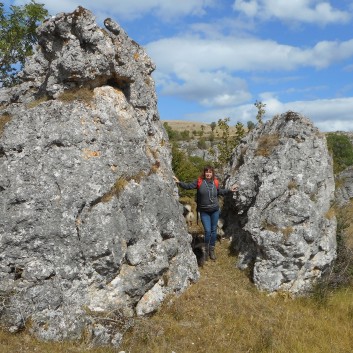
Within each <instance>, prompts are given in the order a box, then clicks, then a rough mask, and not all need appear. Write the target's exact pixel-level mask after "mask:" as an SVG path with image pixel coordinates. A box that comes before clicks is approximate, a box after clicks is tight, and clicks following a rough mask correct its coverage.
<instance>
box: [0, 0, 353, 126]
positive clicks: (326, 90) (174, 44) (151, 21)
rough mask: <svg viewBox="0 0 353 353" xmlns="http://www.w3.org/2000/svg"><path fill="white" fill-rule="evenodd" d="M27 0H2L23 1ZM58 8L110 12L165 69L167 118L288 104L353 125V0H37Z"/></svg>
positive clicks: (236, 117)
mask: <svg viewBox="0 0 353 353" xmlns="http://www.w3.org/2000/svg"><path fill="white" fill-rule="evenodd" d="M26 2H28V1H22V0H15V1H8V0H6V1H4V3H5V5H9V4H16V5H22V4H24V3H26ZM37 2H40V3H43V4H45V7H46V8H47V9H48V10H49V12H50V14H52V15H53V14H56V13H58V12H72V11H73V10H74V9H75V8H76V7H77V6H78V5H81V6H83V7H85V8H87V9H89V10H91V11H92V12H93V13H94V14H95V16H96V17H97V22H98V24H99V25H101V26H102V27H104V26H103V24H102V23H103V20H104V19H105V18H107V17H111V18H112V19H114V20H115V21H116V22H118V23H119V24H120V25H121V26H122V27H123V28H124V29H125V31H126V32H127V33H128V35H129V36H130V37H131V38H132V39H134V40H135V41H136V42H138V43H139V44H140V45H142V46H143V47H144V48H145V49H146V51H147V53H148V54H149V56H150V57H151V58H152V60H153V61H154V62H155V64H156V66H157V69H156V71H155V72H154V73H153V77H154V79H155V82H156V88H157V95H158V107H159V113H160V117H161V119H163V120H188V121H200V122H204V123H210V122H212V121H215V122H217V121H218V119H221V118H225V117H229V118H230V119H231V124H232V125H233V124H235V123H236V122H238V121H240V122H242V123H244V124H246V123H247V121H249V120H252V121H255V116H256V108H255V107H254V102H255V101H262V102H263V103H265V104H266V116H265V119H269V118H271V117H272V116H273V115H275V114H281V113H283V112H286V111H288V110H292V111H296V112H299V113H301V114H304V115H305V116H307V117H308V118H309V119H311V120H312V121H313V123H314V124H315V126H317V127H318V128H319V129H320V130H321V131H337V130H343V131H353V80H352V76H353V31H352V25H353V11H352V10H353V3H352V1H350V0H349V1H348V0H339V1H338V0H335V1H330V0H323V1H322V0H178V1H176V0H100V1H92V0H81V1H76V0H60V1H58V0H41V1H40V0H37Z"/></svg>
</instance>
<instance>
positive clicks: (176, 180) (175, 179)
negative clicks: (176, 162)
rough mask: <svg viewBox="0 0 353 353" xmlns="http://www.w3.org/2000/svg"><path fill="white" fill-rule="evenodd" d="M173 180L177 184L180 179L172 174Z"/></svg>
mask: <svg viewBox="0 0 353 353" xmlns="http://www.w3.org/2000/svg"><path fill="white" fill-rule="evenodd" d="M173 180H174V181H175V182H176V183H177V184H179V183H180V180H179V179H178V178H177V177H176V176H174V175H173Z"/></svg>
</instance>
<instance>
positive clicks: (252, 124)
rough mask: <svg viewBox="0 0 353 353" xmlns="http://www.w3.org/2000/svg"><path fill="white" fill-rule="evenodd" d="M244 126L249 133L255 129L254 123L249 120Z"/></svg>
mask: <svg viewBox="0 0 353 353" xmlns="http://www.w3.org/2000/svg"><path fill="white" fill-rule="evenodd" d="M246 125H247V127H248V131H251V130H252V129H253V128H254V127H255V123H254V122H252V121H251V120H249V121H248V122H247V124H246Z"/></svg>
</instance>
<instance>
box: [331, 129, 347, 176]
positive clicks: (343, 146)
mask: <svg viewBox="0 0 353 353" xmlns="http://www.w3.org/2000/svg"><path fill="white" fill-rule="evenodd" d="M326 139H327V147H328V149H329V151H330V153H331V154H332V158H333V172H334V173H335V174H338V173H340V172H341V171H342V170H344V169H346V168H347V167H349V166H351V165H353V146H352V143H351V141H350V140H349V137H348V136H346V135H342V134H337V133H329V134H327V136H326Z"/></svg>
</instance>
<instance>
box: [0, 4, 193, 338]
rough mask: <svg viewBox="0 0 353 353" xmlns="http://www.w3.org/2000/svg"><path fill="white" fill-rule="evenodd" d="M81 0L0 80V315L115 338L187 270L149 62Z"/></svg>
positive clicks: (46, 334) (185, 240) (15, 322)
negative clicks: (16, 80) (12, 80)
mask: <svg viewBox="0 0 353 353" xmlns="http://www.w3.org/2000/svg"><path fill="white" fill-rule="evenodd" d="M105 25H106V27H107V29H108V30H104V29H101V28H99V27H98V26H97V24H96V23H95V20H94V17H93V15H92V14H91V13H90V12H89V11H87V10H85V9H84V8H82V7H78V8H77V9H76V10H75V11H74V12H73V13H62V14H59V15H57V16H54V17H52V18H51V19H49V20H47V21H46V22H45V23H44V24H43V25H42V26H41V27H40V28H39V30H38V33H39V46H38V48H37V49H36V52H35V54H34V55H33V56H32V57H31V58H29V60H28V62H27V63H26V66H25V69H24V71H23V72H22V74H21V76H22V80H23V83H22V84H20V85H18V86H15V87H13V88H6V89H5V88H2V89H1V90H0V104H1V105H0V108H1V111H0V119H1V123H2V124H1V130H0V195H1V208H0V322H1V324H2V325H4V326H6V327H8V328H9V329H10V330H11V331H18V330H20V329H22V328H23V327H26V325H27V323H29V322H30V325H28V326H27V328H28V329H29V330H30V331H31V332H32V333H33V334H35V335H36V336H37V337H39V338H41V339H52V340H61V339H78V338H81V337H82V335H83V334H85V335H86V337H87V333H88V336H89V337H90V338H91V339H92V341H93V343H96V344H110V343H113V344H115V345H119V343H120V341H121V338H122V335H123V333H124V332H125V330H126V329H127V328H128V327H129V326H130V325H131V323H132V320H133V317H134V316H135V315H145V314H148V313H150V312H153V311H154V310H156V309H157V308H158V306H159V305H160V304H161V303H162V302H163V300H164V298H165V296H166V295H167V294H169V293H178V292H181V291H183V290H185V288H187V286H188V285H189V284H190V282H193V281H196V280H197V279H198V277H199V272H198V268H197V262H196V258H195V256H194V254H193V252H192V249H191V246H190V242H191V239H190V235H189V234H188V233H187V229H186V225H185V221H184V219H183V217H182V214H181V212H180V208H179V203H178V202H177V200H176V198H175V197H174V196H173V192H174V183H173V181H172V170H171V156H170V149H169V146H168V141H167V138H166V134H165V132H164V129H163V128H162V125H161V122H160V120H159V116H158V111H157V103H156V94H155V87H154V81H153V79H152V78H151V73H152V72H153V70H154V68H155V67H154V64H153V63H152V62H151V60H150V58H149V57H148V56H147V55H146V53H145V51H144V50H143V48H142V47H140V46H139V45H138V44H136V43H135V42H134V41H133V40H131V39H130V38H129V37H128V36H127V35H126V33H125V32H124V31H123V29H122V28H120V27H119V25H118V24H116V23H115V22H113V21H112V20H110V19H107V20H106V21H105Z"/></svg>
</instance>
